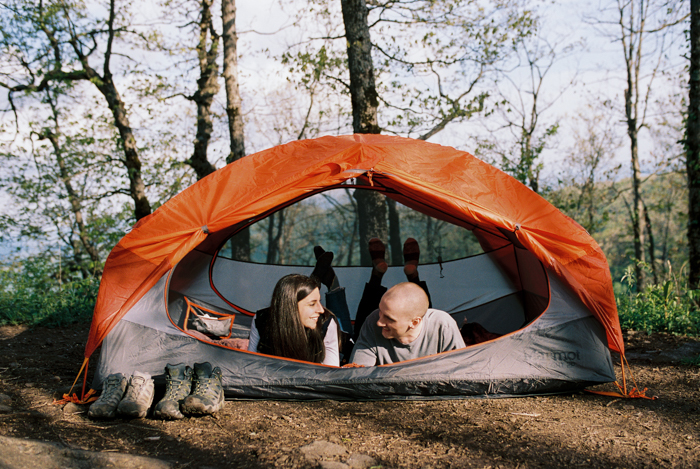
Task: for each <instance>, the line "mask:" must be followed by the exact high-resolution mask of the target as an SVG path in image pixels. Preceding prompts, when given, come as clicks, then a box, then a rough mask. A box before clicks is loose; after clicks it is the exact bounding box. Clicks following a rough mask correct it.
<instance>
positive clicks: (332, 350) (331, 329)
mask: <svg viewBox="0 0 700 469" xmlns="http://www.w3.org/2000/svg"><path fill="white" fill-rule="evenodd" d="M259 343H260V333H259V332H258V328H257V327H255V318H253V323H252V324H251V325H250V337H249V340H248V351H249V352H257V351H258V344H259ZM323 346H324V347H325V349H326V358H324V359H323V362H322V363H323V364H324V365H331V366H340V350H339V346H338V324H337V323H336V322H335V320H333V319H331V322H330V324H328V329H327V330H326V337H324V339H323Z"/></svg>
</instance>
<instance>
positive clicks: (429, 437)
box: [0, 326, 700, 469]
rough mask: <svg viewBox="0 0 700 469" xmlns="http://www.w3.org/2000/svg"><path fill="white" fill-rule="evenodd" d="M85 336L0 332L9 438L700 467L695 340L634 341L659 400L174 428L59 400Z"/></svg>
mask: <svg viewBox="0 0 700 469" xmlns="http://www.w3.org/2000/svg"><path fill="white" fill-rule="evenodd" d="M87 333H88V328H87V326H78V327H75V326H73V327H70V328H63V329H34V330H27V329H26V328H23V327H2V328H0V357H2V360H0V394H4V395H6V396H9V399H7V398H5V402H4V403H2V402H0V404H2V405H0V409H2V410H0V437H14V438H18V439H31V440H38V441H47V442H54V443H58V444H59V445H61V447H65V448H69V449H74V450H76V449H81V450H92V451H99V452H109V453H127V454H132V455H141V456H150V457H154V458H158V459H160V460H163V461H166V462H169V463H171V464H172V467H174V468H185V467H231V468H248V467H251V468H257V467H318V466H319V465H321V467H325V468H334V467H338V468H340V467H349V466H343V465H342V464H340V463H339V462H328V461H326V462H323V463H319V462H314V461H312V460H310V459H308V458H307V457H305V455H304V454H303V452H302V451H301V450H300V448H302V447H304V446H306V445H309V444H310V443H312V442H314V441H316V440H324V441H328V442H331V443H335V444H337V445H340V446H342V447H344V448H345V449H346V450H347V451H348V454H350V453H360V454H362V455H368V456H371V457H372V458H374V460H375V463H372V464H374V465H373V466H372V467H376V468H378V467H381V468H425V469H427V468H462V467H465V468H471V467H474V468H528V467H576V466H581V467H630V468H642V467H700V462H699V461H700V368H698V367H696V366H689V365H683V364H681V363H680V359H681V358H682V357H684V356H686V357H690V356H698V354H700V340H698V339H692V338H686V337H676V336H671V335H665V334H654V335H651V336H648V335H646V334H644V333H636V334H634V333H633V334H627V335H626V337H625V338H626V344H627V348H628V359H629V361H630V364H631V366H632V372H633V374H634V377H635V379H636V382H637V383H638V384H639V385H640V387H648V388H649V390H648V391H647V394H648V395H656V396H658V399H657V400H654V401H652V400H645V399H616V398H611V397H604V396H598V395H594V394H589V393H584V392H578V393H575V394H568V395H556V396H544V397H524V398H517V399H465V400H449V401H417V402H376V403H374V402H332V401H321V402H274V401H229V402H226V404H225V407H224V409H223V410H222V411H221V412H220V413H218V414H217V415H215V416H206V417H201V418H185V419H184V420H180V421H174V422H163V421H157V420H153V419H151V418H145V419H138V420H124V419H115V420H111V421H92V420H90V419H88V417H87V415H86V414H87V413H86V410H87V409H86V408H81V407H80V406H74V405H72V404H69V405H67V406H65V408H64V407H62V406H57V405H52V404H51V402H52V401H53V397H54V393H55V392H56V390H58V389H63V388H65V387H66V386H70V384H71V383H72V382H73V380H74V378H75V375H76V373H77V372H78V369H79V367H80V364H81V362H82V352H83V347H84V344H85V341H86V338H87ZM617 371H618V374H619V367H618V369H617ZM598 389H605V390H614V387H613V385H604V386H599V387H598ZM8 441H9V440H8ZM2 451H3V449H2V448H0V455H1V453H2ZM327 459H336V460H343V456H334V457H328V458H327ZM346 462H347V461H346Z"/></svg>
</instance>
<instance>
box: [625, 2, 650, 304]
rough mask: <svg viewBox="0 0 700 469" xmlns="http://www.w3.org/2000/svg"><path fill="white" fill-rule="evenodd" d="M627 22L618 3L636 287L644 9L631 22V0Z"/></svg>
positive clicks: (640, 273)
mask: <svg viewBox="0 0 700 469" xmlns="http://www.w3.org/2000/svg"><path fill="white" fill-rule="evenodd" d="M627 7H628V8H629V9H630V13H629V25H625V24H624V21H625V13H624V12H625V6H620V26H621V27H622V32H621V34H622V36H621V38H622V47H623V52H624V54H625V67H626V69H627V89H625V118H626V123H627V135H628V136H629V138H630V159H631V166H632V193H633V197H634V201H633V205H632V232H633V235H634V257H635V259H634V260H635V266H634V270H635V275H636V277H637V291H641V290H642V288H644V283H645V280H644V269H643V266H642V264H643V263H644V262H645V256H644V251H645V248H644V206H643V201H642V194H641V184H642V183H641V180H642V178H641V170H640V167H639V148H638V135H639V124H640V122H639V119H638V116H639V113H638V110H639V98H640V97H639V67H640V65H641V60H642V41H643V39H644V36H643V34H644V24H645V21H646V16H645V12H644V11H643V10H641V11H640V12H639V18H638V20H637V21H638V22H639V23H635V11H634V8H635V7H636V4H635V3H634V2H631V3H630V4H629V5H627Z"/></svg>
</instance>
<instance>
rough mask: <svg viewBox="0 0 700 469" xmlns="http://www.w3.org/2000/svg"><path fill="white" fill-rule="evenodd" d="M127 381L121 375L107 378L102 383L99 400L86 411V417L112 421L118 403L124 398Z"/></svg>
mask: <svg viewBox="0 0 700 469" xmlns="http://www.w3.org/2000/svg"><path fill="white" fill-rule="evenodd" d="M126 383H127V379H126V376H124V375H123V374H121V373H113V374H111V375H109V376H107V379H105V380H104V382H103V383H102V394H101V395H100V398H99V399H97V400H96V401H95V402H93V403H92V405H91V406H90V409H89V410H88V417H92V418H94V419H113V418H114V416H115V414H116V412H117V406H118V405H119V401H121V400H122V397H123V396H124V391H125V390H126Z"/></svg>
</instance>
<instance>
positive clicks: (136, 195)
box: [69, 0, 151, 220]
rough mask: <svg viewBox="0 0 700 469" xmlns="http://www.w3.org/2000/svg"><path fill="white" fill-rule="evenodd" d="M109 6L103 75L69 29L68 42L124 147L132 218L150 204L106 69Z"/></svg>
mask: <svg viewBox="0 0 700 469" xmlns="http://www.w3.org/2000/svg"><path fill="white" fill-rule="evenodd" d="M109 6H110V10H109V20H108V22H107V27H108V30H109V36H108V41H107V43H108V47H107V50H106V52H105V57H104V64H103V74H102V75H103V76H100V75H99V74H98V73H97V71H95V69H93V68H92V67H91V66H90V64H89V63H88V58H87V56H86V55H85V54H83V51H82V49H81V47H80V45H79V44H78V38H77V37H76V35H75V31H73V30H71V31H70V35H71V39H70V41H69V42H70V44H71V46H72V47H73V50H74V52H75V54H76V55H77V57H78V59H79V60H80V64H81V65H82V67H83V71H84V72H85V76H84V77H83V78H86V79H88V80H90V81H91V82H92V83H94V84H95V86H97V89H98V90H100V93H102V96H104V97H105V100H106V101H107V106H108V107H109V110H110V111H112V115H113V116H114V125H115V126H116V127H117V130H118V131H119V136H120V137H121V143H122V145H123V146H124V157H125V158H124V165H125V166H126V174H127V177H128V178H129V195H130V196H131V199H132V200H133V201H134V216H135V217H136V220H140V219H142V218H143V217H145V216H147V215H150V214H151V204H150V203H149V202H148V198H147V197H146V185H145V184H144V182H143V179H142V178H141V160H140V159H139V154H138V151H137V149H136V138H135V137H134V132H133V130H132V129H131V124H130V123H129V117H128V115H127V112H126V106H125V105H124V101H122V98H121V96H120V95H119V91H117V87H116V85H115V84H114V81H113V80H112V72H111V71H110V62H109V61H110V58H111V55H112V42H113V40H114V36H115V31H114V20H115V16H116V13H115V0H111V1H110V4H109Z"/></svg>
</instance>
